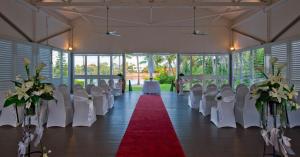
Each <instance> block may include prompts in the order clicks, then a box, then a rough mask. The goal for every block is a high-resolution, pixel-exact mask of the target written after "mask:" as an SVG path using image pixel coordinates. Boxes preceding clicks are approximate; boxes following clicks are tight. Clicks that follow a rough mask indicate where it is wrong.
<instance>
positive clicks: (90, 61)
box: [86, 56, 98, 75]
mask: <svg viewBox="0 0 300 157" xmlns="http://www.w3.org/2000/svg"><path fill="white" fill-rule="evenodd" d="M86 62H87V64H86V65H87V71H86V72H87V75H98V56H87V57H86Z"/></svg>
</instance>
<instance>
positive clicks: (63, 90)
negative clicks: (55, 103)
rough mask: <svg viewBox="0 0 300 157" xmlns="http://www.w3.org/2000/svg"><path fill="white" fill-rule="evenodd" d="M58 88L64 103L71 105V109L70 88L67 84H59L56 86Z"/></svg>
mask: <svg viewBox="0 0 300 157" xmlns="http://www.w3.org/2000/svg"><path fill="white" fill-rule="evenodd" d="M58 90H59V91H60V92H61V93H62V95H63V97H64V103H65V104H66V105H67V106H68V107H71V108H72V109H73V110H74V108H73V105H72V104H73V103H72V99H71V92H70V88H69V87H68V86H67V85H64V84H61V85H59V86H58Z"/></svg>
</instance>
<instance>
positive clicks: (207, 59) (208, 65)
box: [204, 56, 216, 75]
mask: <svg viewBox="0 0 300 157" xmlns="http://www.w3.org/2000/svg"><path fill="white" fill-rule="evenodd" d="M215 58H216V57H215V56H204V66H205V68H204V74H205V75H214V61H215Z"/></svg>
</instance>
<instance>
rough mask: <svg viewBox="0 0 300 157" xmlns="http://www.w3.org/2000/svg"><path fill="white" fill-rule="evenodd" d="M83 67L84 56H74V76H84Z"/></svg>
mask: <svg viewBox="0 0 300 157" xmlns="http://www.w3.org/2000/svg"><path fill="white" fill-rule="evenodd" d="M84 67H85V57H84V56H74V74H75V75H84V74H85V72H84Z"/></svg>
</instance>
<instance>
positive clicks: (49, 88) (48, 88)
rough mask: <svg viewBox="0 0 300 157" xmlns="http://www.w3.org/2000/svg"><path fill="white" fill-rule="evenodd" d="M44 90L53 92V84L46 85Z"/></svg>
mask: <svg viewBox="0 0 300 157" xmlns="http://www.w3.org/2000/svg"><path fill="white" fill-rule="evenodd" d="M44 92H45V93H52V92H53V88H52V87H51V86H49V85H46V86H45V87H44Z"/></svg>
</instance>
